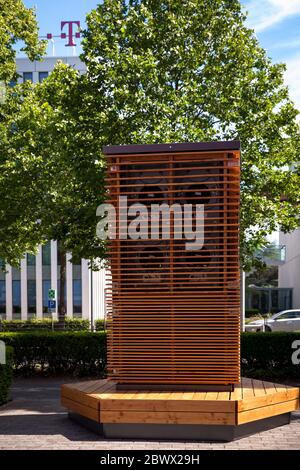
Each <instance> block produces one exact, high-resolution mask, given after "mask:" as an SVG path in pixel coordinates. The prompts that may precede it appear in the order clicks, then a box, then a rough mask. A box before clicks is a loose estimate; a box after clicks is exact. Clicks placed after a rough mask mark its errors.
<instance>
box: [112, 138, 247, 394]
mask: <svg viewBox="0 0 300 470" xmlns="http://www.w3.org/2000/svg"><path fill="white" fill-rule="evenodd" d="M104 153H105V154H106V158H107V165H108V188H109V202H111V203H113V204H114V206H115V208H116V212H117V226H116V229H117V235H118V234H120V232H122V233H123V237H122V239H120V238H118V237H117V239H116V240H112V241H111V243H110V262H111V275H110V278H109V280H108V284H109V292H108V295H107V314H108V320H109V341H108V371H109V377H110V378H111V379H113V380H114V381H116V382H118V383H119V384H132V385H135V384H141V385H147V384H148V385H149V386H150V385H152V386H155V385H156V386H161V385H162V384H164V385H170V386H175V385H177V386H186V385H191V386H196V385H199V386H200V385H216V386H222V385H224V386H231V385H233V384H236V383H238V382H239V381H240V355H239V328H240V327H239V318H240V317H239V310H240V293H239V249H238V246H239V234H238V230H239V199H240V192H239V187H240V144H239V142H236V141H234V142H211V143H193V144H170V145H167V144H164V145H144V146H112V147H105V149H104ZM120 196H123V201H124V197H125V196H126V197H127V204H128V206H131V205H132V204H136V203H142V204H144V205H145V206H146V207H147V208H148V209H149V211H150V207H151V205H153V204H163V203H167V204H168V205H169V206H171V205H173V204H177V205H179V206H180V207H181V209H182V213H183V205H184V204H192V207H193V209H192V212H191V213H190V214H187V213H185V223H186V224H188V223H190V224H192V225H191V229H192V230H195V229H196V228H197V229H198V230H201V227H202V230H203V234H204V245H203V246H202V244H201V243H199V244H198V247H197V245H196V244H195V245H194V247H193V248H194V249H193V250H192V251H191V250H187V249H186V243H187V242H188V241H189V240H186V239H185V238H183V239H179V238H178V237H179V236H180V225H178V224H179V222H180V221H183V216H182V218H181V215H179V213H178V212H176V211H175V213H174V214H173V213H171V223H170V236H169V239H162V227H165V225H162V223H163V221H162V220H161V218H159V217H157V216H156V217H157V218H156V222H157V223H158V224H159V226H160V229H159V231H158V236H157V233H156V236H157V239H155V240H154V239H147V240H145V239H136V240H133V239H130V238H128V237H127V238H126V237H124V229H125V230H126V229H127V225H128V224H130V223H132V222H133V220H134V216H131V217H129V218H128V223H127V222H126V220H125V219H124V215H121V216H120V215H119V214H120V213H119V210H120V205H119V197H120ZM196 204H199V205H203V206H204V213H203V215H201V212H200V215H199V214H196V209H195V205H196ZM154 219H155V217H154ZM144 222H145V220H144ZM144 222H143V223H144ZM145 223H146V227H147V224H148V229H149V233H150V221H148V222H147V221H146V222H145ZM152 223H153V218H152ZM196 224H197V225H196ZM144 227H145V225H144ZM195 248H196V249H195Z"/></svg>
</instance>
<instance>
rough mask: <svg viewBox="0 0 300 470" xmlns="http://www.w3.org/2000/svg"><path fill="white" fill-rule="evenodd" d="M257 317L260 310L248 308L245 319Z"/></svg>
mask: <svg viewBox="0 0 300 470" xmlns="http://www.w3.org/2000/svg"><path fill="white" fill-rule="evenodd" d="M256 315H259V310H258V308H248V309H246V310H245V317H246V318H250V317H254V316H256Z"/></svg>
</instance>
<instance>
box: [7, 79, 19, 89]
mask: <svg viewBox="0 0 300 470" xmlns="http://www.w3.org/2000/svg"><path fill="white" fill-rule="evenodd" d="M17 83H18V82H17V80H11V81H10V82H9V84H8V86H9V88H14V87H15V86H16V85H17Z"/></svg>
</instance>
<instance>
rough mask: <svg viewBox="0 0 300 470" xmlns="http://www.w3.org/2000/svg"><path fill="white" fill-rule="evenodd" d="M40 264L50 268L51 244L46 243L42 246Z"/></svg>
mask: <svg viewBox="0 0 300 470" xmlns="http://www.w3.org/2000/svg"><path fill="white" fill-rule="evenodd" d="M42 264H43V266H51V243H50V242H47V243H46V244H45V245H43V246H42Z"/></svg>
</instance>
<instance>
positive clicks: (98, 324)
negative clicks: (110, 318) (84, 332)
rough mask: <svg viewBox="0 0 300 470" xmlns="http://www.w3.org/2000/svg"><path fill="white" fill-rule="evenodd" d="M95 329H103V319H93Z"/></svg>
mask: <svg viewBox="0 0 300 470" xmlns="http://www.w3.org/2000/svg"><path fill="white" fill-rule="evenodd" d="M95 330H96V331H104V330H105V321H104V320H95Z"/></svg>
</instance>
